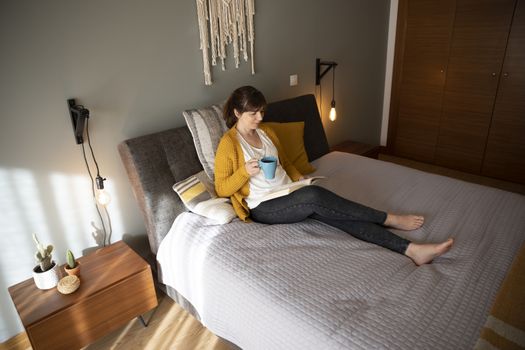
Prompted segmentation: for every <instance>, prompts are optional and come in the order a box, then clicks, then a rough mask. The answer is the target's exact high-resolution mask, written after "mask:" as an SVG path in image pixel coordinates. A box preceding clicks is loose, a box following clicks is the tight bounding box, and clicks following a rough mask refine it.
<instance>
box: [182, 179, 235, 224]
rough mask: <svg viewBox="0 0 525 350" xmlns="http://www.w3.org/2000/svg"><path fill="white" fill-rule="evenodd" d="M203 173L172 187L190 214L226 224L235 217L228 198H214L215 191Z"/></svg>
mask: <svg viewBox="0 0 525 350" xmlns="http://www.w3.org/2000/svg"><path fill="white" fill-rule="evenodd" d="M213 187H214V186H213V183H211V182H210V181H209V179H208V177H207V176H206V174H205V173H204V171H200V172H198V173H197V174H195V175H192V176H190V177H188V178H187V179H184V180H182V181H179V182H177V183H176V184H175V185H173V190H174V191H175V192H177V194H178V195H179V197H180V199H181V200H182V202H183V203H184V205H185V206H186V208H188V210H190V211H191V212H193V213H195V214H198V215H201V216H205V217H207V218H209V219H212V220H214V221H217V223H219V224H221V225H222V224H226V223H228V222H230V221H232V220H233V219H234V218H236V217H237V214H236V213H235V210H234V209H233V206H232V205H231V203H230V200H229V199H228V198H216V197H217V196H216V194H215V190H214V188H213Z"/></svg>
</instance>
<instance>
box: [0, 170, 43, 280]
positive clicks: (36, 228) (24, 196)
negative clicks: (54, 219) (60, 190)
mask: <svg viewBox="0 0 525 350" xmlns="http://www.w3.org/2000/svg"><path fill="white" fill-rule="evenodd" d="M0 193H1V194H2V195H1V196H0V213H1V215H0V244H1V246H2V247H11V248H12V249H4V250H3V253H2V254H0V263H1V266H2V270H3V271H2V275H4V278H5V282H7V283H8V284H9V283H14V282H17V280H18V279H19V278H20V277H19V276H21V275H22V276H27V277H29V276H30V275H31V270H32V268H33V267H34V265H35V260H34V257H33V254H34V250H35V249H34V243H33V240H32V238H31V235H32V234H33V233H37V234H38V236H39V237H40V239H41V241H42V242H50V240H51V237H50V231H49V225H48V222H47V221H46V219H45V212H44V207H43V205H42V198H41V196H40V192H39V190H38V187H37V184H36V181H35V178H34V176H33V174H32V173H31V172H29V171H28V170H23V169H13V170H10V171H8V170H5V169H0Z"/></svg>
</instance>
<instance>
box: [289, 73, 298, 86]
mask: <svg viewBox="0 0 525 350" xmlns="http://www.w3.org/2000/svg"><path fill="white" fill-rule="evenodd" d="M297 81H298V78H297V74H292V75H290V86H295V85H297V84H298V82H297Z"/></svg>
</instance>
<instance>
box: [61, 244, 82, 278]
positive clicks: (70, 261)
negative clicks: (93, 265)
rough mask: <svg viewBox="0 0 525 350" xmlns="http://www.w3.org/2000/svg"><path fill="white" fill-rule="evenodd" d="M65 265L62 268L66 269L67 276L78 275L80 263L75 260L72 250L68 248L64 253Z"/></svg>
mask: <svg viewBox="0 0 525 350" xmlns="http://www.w3.org/2000/svg"><path fill="white" fill-rule="evenodd" d="M66 262H67V264H66V266H64V270H66V273H67V274H68V275H69V276H80V264H79V263H78V261H76V260H75V256H74V255H73V252H72V251H71V250H69V249H68V251H67V253H66Z"/></svg>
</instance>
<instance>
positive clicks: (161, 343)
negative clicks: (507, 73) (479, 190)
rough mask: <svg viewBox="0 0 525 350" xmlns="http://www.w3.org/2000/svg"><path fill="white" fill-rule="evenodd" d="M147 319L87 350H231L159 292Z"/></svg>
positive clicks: (11, 349) (11, 345)
mask: <svg viewBox="0 0 525 350" xmlns="http://www.w3.org/2000/svg"><path fill="white" fill-rule="evenodd" d="M379 159H380V160H384V161H388V162H392V163H396V164H400V165H404V166H408V167H411V168H415V169H419V170H423V171H427V172H431V173H436V174H440V175H445V176H449V177H454V178H457V179H460V180H463V181H468V182H474V183H477V184H481V185H485V186H491V187H496V188H500V189H503V190H506V191H511V192H516V193H521V194H525V185H520V184H516V183H511V182H505V181H500V180H496V179H490V178H486V177H482V176H477V175H472V174H466V173H462V172H460V171H456V170H450V169H446V168H442V167H438V166H434V165H430V164H425V163H420V162H416V161H412V160H407V159H403V158H398V157H394V156H390V155H384V154H380V155H379ZM144 319H145V320H146V321H148V320H150V323H149V325H148V327H146V328H144V327H143V326H142V325H141V324H140V322H139V321H138V320H133V321H131V322H129V323H128V324H127V325H126V326H124V327H122V328H121V329H118V330H116V331H114V332H113V333H111V334H109V335H107V336H106V337H104V338H102V339H100V340H98V341H97V342H96V343H94V344H91V345H89V346H88V347H86V348H84V349H86V350H99V349H126V350H127V349H130V350H139V349H155V350H163V349H177V350H178V349H180V350H186V349H188V350H190V349H206V350H222V349H229V347H228V345H227V344H226V343H225V342H223V341H221V339H219V338H218V337H217V336H215V335H214V334H212V333H211V332H210V331H208V330H207V329H206V328H205V327H203V326H202V325H201V324H200V322H199V321H197V320H196V319H195V318H194V317H193V316H191V315H190V314H189V313H187V312H186V311H185V310H183V309H182V308H181V307H180V306H178V305H177V304H176V303H175V302H174V301H173V300H172V299H171V298H169V297H167V296H165V295H164V294H162V293H159V307H158V308H157V309H156V310H155V311H154V312H153V313H152V312H150V313H149V314H146V315H145V316H144ZM22 349H31V346H30V344H29V340H28V338H27V336H26V334H25V333H20V334H19V335H17V336H15V337H13V338H11V339H9V340H8V341H7V342H5V343H3V344H0V350H22Z"/></svg>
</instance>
